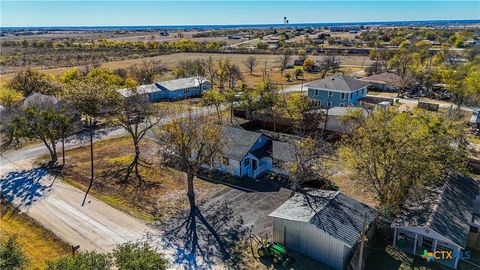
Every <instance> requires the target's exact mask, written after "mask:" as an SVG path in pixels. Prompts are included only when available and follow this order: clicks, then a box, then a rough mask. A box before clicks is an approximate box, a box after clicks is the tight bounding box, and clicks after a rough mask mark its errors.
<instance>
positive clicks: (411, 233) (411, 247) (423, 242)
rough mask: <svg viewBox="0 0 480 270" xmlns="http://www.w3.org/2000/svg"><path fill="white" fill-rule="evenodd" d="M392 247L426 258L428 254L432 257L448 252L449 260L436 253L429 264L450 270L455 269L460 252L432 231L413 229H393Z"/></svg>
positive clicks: (456, 247) (458, 247)
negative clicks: (439, 265) (432, 263)
mask: <svg viewBox="0 0 480 270" xmlns="http://www.w3.org/2000/svg"><path fill="white" fill-rule="evenodd" d="M393 246H394V248H397V249H398V250H400V251H403V252H406V253H409V254H412V255H415V256H419V257H422V256H425V255H426V256H428V255H429V253H430V255H433V254H432V253H433V252H435V251H448V252H450V253H449V254H451V256H452V257H451V258H448V257H447V256H445V257H442V255H441V253H436V254H435V255H436V257H435V258H431V260H430V262H435V263H439V264H442V265H444V266H447V267H449V268H452V269H456V268H457V266H458V261H459V259H460V254H461V251H462V248H461V247H460V246H458V245H456V244H455V243H453V242H451V241H449V240H447V239H444V238H443V237H441V235H438V234H437V233H435V232H433V231H432V230H429V229H424V228H415V227H397V228H395V234H394V240H393ZM422 258H423V257H422ZM424 259H426V257H425V258H424Z"/></svg>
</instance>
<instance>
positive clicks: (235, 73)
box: [228, 64, 243, 89]
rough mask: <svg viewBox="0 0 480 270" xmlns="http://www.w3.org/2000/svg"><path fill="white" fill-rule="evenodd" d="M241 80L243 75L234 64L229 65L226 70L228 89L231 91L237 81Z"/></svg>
mask: <svg viewBox="0 0 480 270" xmlns="http://www.w3.org/2000/svg"><path fill="white" fill-rule="evenodd" d="M241 79H243V75H242V72H241V71H240V68H239V67H238V66H237V65H235V64H232V65H230V66H229V68H228V88H229V89H233V88H234V87H235V86H236V84H237V81H238V80H241Z"/></svg>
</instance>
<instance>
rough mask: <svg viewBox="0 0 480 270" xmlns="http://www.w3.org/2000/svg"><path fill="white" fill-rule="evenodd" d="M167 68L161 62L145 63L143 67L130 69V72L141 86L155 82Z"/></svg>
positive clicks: (137, 66)
mask: <svg viewBox="0 0 480 270" xmlns="http://www.w3.org/2000/svg"><path fill="white" fill-rule="evenodd" d="M164 71H165V67H164V66H163V65H162V63H161V62H160V61H155V60H150V61H146V60H145V61H143V62H142V64H141V65H134V66H132V67H130V72H131V74H132V75H133V77H135V79H136V80H137V81H138V83H139V84H150V83H153V82H155V77H156V76H157V75H160V74H162V73H163V72H164Z"/></svg>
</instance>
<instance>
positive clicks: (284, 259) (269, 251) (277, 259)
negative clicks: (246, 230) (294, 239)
mask: <svg viewBox="0 0 480 270" xmlns="http://www.w3.org/2000/svg"><path fill="white" fill-rule="evenodd" d="M250 238H251V239H252V240H253V241H255V242H256V243H257V253H258V256H260V257H261V258H266V257H271V258H272V261H273V263H275V264H282V265H283V266H284V267H287V266H288V265H289V264H290V263H291V262H292V258H290V256H288V254H287V249H286V248H285V247H284V246H282V245H280V244H278V243H275V242H274V243H271V242H269V241H268V239H266V238H265V239H259V238H258V237H257V236H256V235H253V234H251V235H250Z"/></svg>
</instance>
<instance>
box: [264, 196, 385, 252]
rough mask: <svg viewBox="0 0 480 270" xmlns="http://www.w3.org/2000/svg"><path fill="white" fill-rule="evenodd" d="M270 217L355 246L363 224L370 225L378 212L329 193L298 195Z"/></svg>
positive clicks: (351, 199) (349, 199) (350, 199)
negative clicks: (303, 225)
mask: <svg viewBox="0 0 480 270" xmlns="http://www.w3.org/2000/svg"><path fill="white" fill-rule="evenodd" d="M270 216H271V217H276V218H282V219H288V220H294V221H298V222H305V223H310V224H312V225H315V226H316V227H317V228H319V229H320V230H322V231H324V232H325V233H327V234H329V235H330V236H332V237H334V238H335V239H338V240H340V241H342V242H343V243H345V244H346V245H347V246H349V247H353V246H354V245H355V244H356V243H357V241H358V240H359V238H360V234H361V232H362V229H363V224H364V222H366V224H370V223H371V222H372V221H373V220H374V219H375V217H376V216H377V212H376V211H375V209H373V208H371V207H370V206H368V205H366V204H363V203H361V202H359V201H357V200H355V199H353V198H350V197H349V196H347V195H345V194H343V193H341V192H339V191H330V190H309V191H308V192H306V193H297V194H295V196H293V197H292V198H290V199H289V200H288V201H286V202H285V203H284V204H282V205H281V206H280V207H279V208H277V209H276V210H275V211H273V212H272V213H271V214H270Z"/></svg>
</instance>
